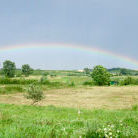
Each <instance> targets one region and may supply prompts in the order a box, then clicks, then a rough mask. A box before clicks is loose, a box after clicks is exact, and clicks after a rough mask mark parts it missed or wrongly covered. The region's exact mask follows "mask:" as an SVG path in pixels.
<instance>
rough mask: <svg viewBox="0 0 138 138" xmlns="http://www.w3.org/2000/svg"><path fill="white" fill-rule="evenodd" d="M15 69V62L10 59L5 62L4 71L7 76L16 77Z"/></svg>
mask: <svg viewBox="0 0 138 138" xmlns="http://www.w3.org/2000/svg"><path fill="white" fill-rule="evenodd" d="M15 70H16V66H15V63H14V62H12V61H10V60H6V61H5V62H3V73H4V74H5V76H6V77H14V75H15Z"/></svg>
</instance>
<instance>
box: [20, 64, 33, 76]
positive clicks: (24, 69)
mask: <svg viewBox="0 0 138 138" xmlns="http://www.w3.org/2000/svg"><path fill="white" fill-rule="evenodd" d="M32 71H33V70H32V68H31V67H30V66H29V65H28V64H25V65H22V74H24V75H25V76H29V75H30V74H31V73H32Z"/></svg>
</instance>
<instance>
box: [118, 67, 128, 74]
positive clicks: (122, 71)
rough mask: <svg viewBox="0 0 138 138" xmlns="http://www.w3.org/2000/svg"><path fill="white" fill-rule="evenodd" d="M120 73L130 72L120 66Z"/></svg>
mask: <svg viewBox="0 0 138 138" xmlns="http://www.w3.org/2000/svg"><path fill="white" fill-rule="evenodd" d="M120 74H121V75H129V74H130V73H129V71H128V70H127V69H124V68H122V69H120Z"/></svg>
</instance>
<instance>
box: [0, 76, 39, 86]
mask: <svg viewBox="0 0 138 138" xmlns="http://www.w3.org/2000/svg"><path fill="white" fill-rule="evenodd" d="M32 83H38V80H35V79H24V78H20V79H11V78H6V77H0V84H22V85H25V84H32Z"/></svg>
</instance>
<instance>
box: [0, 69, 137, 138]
mask: <svg viewBox="0 0 138 138" xmlns="http://www.w3.org/2000/svg"><path fill="white" fill-rule="evenodd" d="M41 73H42V72H41ZM43 73H45V72H43ZM50 73H51V74H54V75H48V76H47V80H48V81H47V80H46V81H44V82H41V83H40V80H41V78H42V75H41V74H40V72H39V71H37V72H35V73H34V74H33V75H32V76H30V77H20V76H19V77H18V76H17V77H16V78H11V79H7V78H6V79H5V78H2V77H1V78H0V137H2V138H7V137H10V138H14V137H23V138H26V137H28V138H30V137H31V138H39V137H40V138H41V137H46V138H47V137H48V138H49V137H51V138H55V137H57V138H58V137H59V138H60V137H61V138H62V137H63V138H64V137H73V138H74V137H76V138H80V137H82V138H83V137H84V138H85V137H87V138H97V137H102V138H103V137H122V138H123V137H129V138H131V137H132V138H135V137H138V86H137V85H134V84H133V85H127V86H122V85H117V86H116V85H111V86H101V87H100V86H94V85H93V80H92V79H91V77H89V76H87V75H85V74H83V73H79V72H76V71H52V72H50V71H49V74H50ZM122 78H125V77H121V78H119V77H113V78H112V79H113V80H118V79H120V80H121V79H122ZM134 78H135V79H137V77H134ZM32 83H35V84H36V85H39V86H40V87H41V88H42V90H43V92H44V95H45V99H43V100H42V101H40V102H38V103H37V104H36V105H33V106H32V105H31V103H32V101H31V100H28V99H26V98H25V97H24V94H25V92H26V90H27V88H28V86H29V85H30V84H32Z"/></svg>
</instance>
